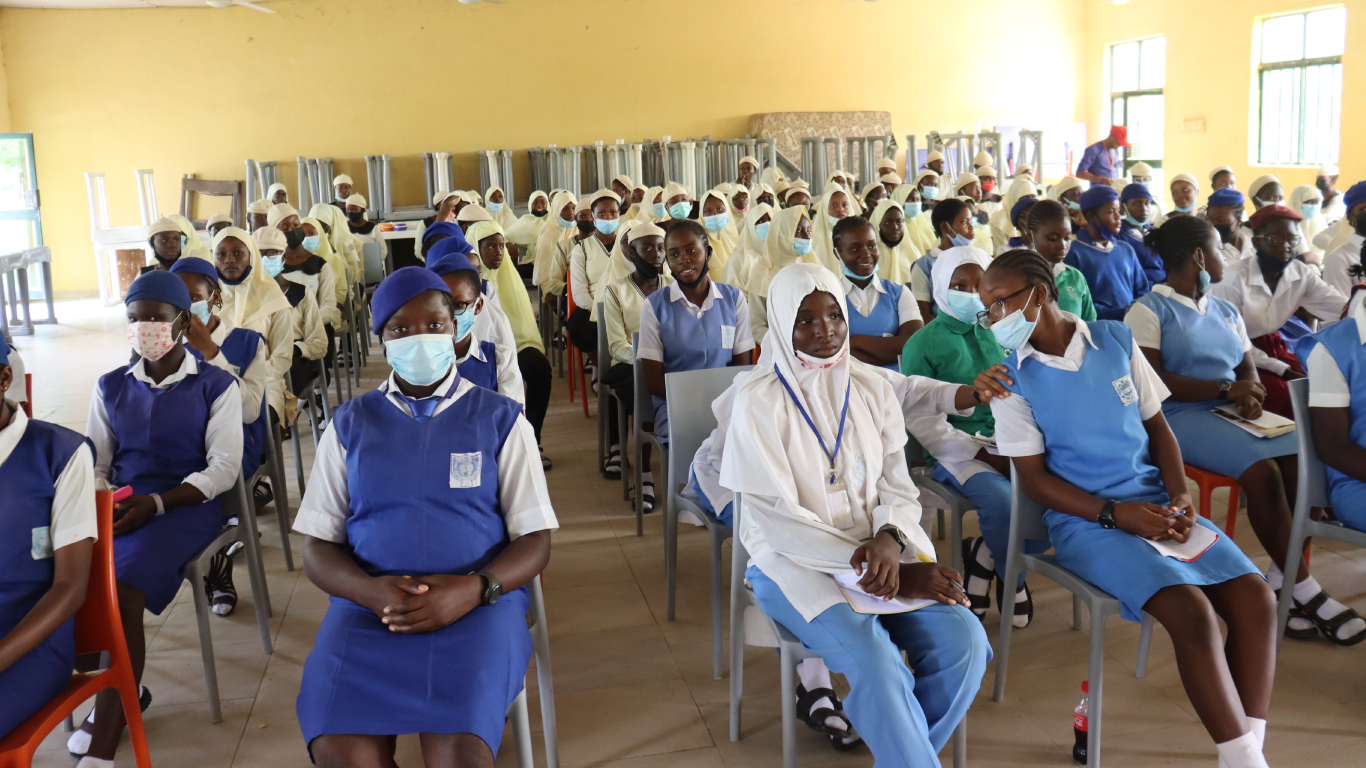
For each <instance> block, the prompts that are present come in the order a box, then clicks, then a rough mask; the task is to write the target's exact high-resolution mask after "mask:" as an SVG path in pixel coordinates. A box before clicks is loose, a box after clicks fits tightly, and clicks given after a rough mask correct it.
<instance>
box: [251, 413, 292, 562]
mask: <svg viewBox="0 0 1366 768" xmlns="http://www.w3.org/2000/svg"><path fill="white" fill-rule="evenodd" d="M261 418H263V419H265V420H266V431H267V432H268V433H269V434H268V435H266V442H265V445H264V446H263V449H262V452H261V466H260V467H258V468H257V470H256V472H255V473H254V474H253V475H252V476H251V477H250V478H248V480H247V489H248V493H247V498H248V499H249V500H250V499H251V498H252V492H251V489H254V488H255V487H256V481H257V480H260V479H261V478H262V477H269V478H270V493H271V496H272V497H274V498H273V500H272V501H271V504H272V505H274V507H275V520H276V523H277V524H278V525H279V526H280V547H281V548H282V549H284V551H285V570H288V571H292V570H294V550H293V548H292V547H291V546H290V542H289V526H290V521H289V489H288V487H287V486H286V485H285V462H284V455H283V454H284V440H283V439H282V438H281V437H280V429H279V427H277V426H275V425H273V424H271V423H270V412H269V409H268V408H267V407H266V405H265V400H264V398H262V403H261Z"/></svg>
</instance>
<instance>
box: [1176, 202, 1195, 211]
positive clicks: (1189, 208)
mask: <svg viewBox="0 0 1366 768" xmlns="http://www.w3.org/2000/svg"><path fill="white" fill-rule="evenodd" d="M1175 208H1176V212H1177V213H1190V212H1191V211H1193V210H1195V203H1191V204H1190V205H1187V206H1180V205H1178V206H1175Z"/></svg>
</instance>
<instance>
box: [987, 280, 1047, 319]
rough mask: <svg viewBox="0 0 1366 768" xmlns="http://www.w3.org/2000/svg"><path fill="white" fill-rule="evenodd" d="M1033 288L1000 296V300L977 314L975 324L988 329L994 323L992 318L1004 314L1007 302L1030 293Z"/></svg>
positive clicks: (1031, 286) (1024, 288)
mask: <svg viewBox="0 0 1366 768" xmlns="http://www.w3.org/2000/svg"><path fill="white" fill-rule="evenodd" d="M1035 287H1036V286H1033V285H1026V286H1025V287H1023V288H1021V289H1020V290H1018V291H1016V292H1014V293H1012V294H1010V295H1009V296H1002V297H1001V298H999V299H997V300H995V301H993V302H991V306H989V307H987V308H986V309H984V310H982V311H981V312H978V313H977V324H978V325H979V326H981V327H982V328H986V329H990V328H991V324H992V323H993V322H994V321H993V320H992V317H993V316H994V315H998V314H1001V313H1003V312H1005V308H1006V302H1007V301H1010V300H1011V299H1013V298H1015V297H1016V296H1019V295H1020V294H1022V293H1024V292H1025V291H1032V290H1033V289H1034V288H1035Z"/></svg>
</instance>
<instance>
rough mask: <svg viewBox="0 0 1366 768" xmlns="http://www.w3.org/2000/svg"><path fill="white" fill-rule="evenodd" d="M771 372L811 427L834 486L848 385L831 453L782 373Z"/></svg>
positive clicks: (775, 366)
mask: <svg viewBox="0 0 1366 768" xmlns="http://www.w3.org/2000/svg"><path fill="white" fill-rule="evenodd" d="M773 372H774V373H776V374H778V381H781V382H782V383H783V388H784V389H786V390H787V394H788V396H789V397H791V398H792V403H793V404H794V405H796V406H797V410H798V411H800V412H801V414H802V418H804V419H806V425H807V426H808V427H811V431H812V432H813V433H814V434H815V435H816V442H818V443H820V445H821V451H823V452H824V453H825V457H826V458H827V459H829V460H830V484H831V485H834V484H835V457H836V456H837V455H839V452H840V445H841V444H842V443H843V442H844V419H845V417H846V416H848V415H849V384H847V383H846V384H845V385H844V408H843V410H841V411H840V428H839V432H838V433H837V434H836V435H835V450H833V451H831V450H828V449H826V447H825V440H824V439H822V438H821V431H820V430H819V429H816V423H815V422H814V421H812V420H811V416H810V415H809V414H807V412H806V409H805V408H803V407H802V403H801V401H800V400H798V399H797V393H796V392H793V391H792V386H791V385H789V384H788V383H787V379H785V378H783V372H782V371H780V370H778V366H777V365H774V366H773Z"/></svg>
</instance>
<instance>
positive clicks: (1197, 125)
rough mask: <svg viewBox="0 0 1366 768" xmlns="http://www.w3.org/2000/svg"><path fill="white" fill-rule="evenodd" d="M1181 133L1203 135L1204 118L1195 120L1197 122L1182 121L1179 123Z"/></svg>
mask: <svg viewBox="0 0 1366 768" xmlns="http://www.w3.org/2000/svg"><path fill="white" fill-rule="evenodd" d="M1181 132H1182V133H1204V132H1205V120H1204V118H1200V119H1197V120H1184V121H1182V123H1181Z"/></svg>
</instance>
